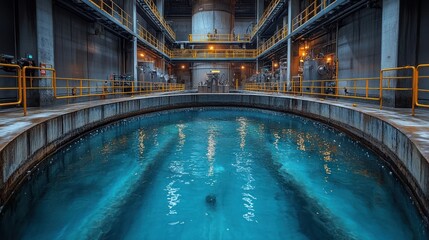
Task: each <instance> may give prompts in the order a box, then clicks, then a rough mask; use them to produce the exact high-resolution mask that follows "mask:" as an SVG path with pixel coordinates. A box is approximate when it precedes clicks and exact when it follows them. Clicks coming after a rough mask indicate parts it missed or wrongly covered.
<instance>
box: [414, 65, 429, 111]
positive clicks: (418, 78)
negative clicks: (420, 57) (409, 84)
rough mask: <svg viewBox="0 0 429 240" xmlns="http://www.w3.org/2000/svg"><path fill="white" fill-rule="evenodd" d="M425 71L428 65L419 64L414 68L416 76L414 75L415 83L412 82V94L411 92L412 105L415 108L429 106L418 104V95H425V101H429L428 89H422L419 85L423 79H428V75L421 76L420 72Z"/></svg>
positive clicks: (427, 106)
mask: <svg viewBox="0 0 429 240" xmlns="http://www.w3.org/2000/svg"><path fill="white" fill-rule="evenodd" d="M422 69H426V70H429V64H420V65H418V66H417V68H416V75H415V81H414V86H413V87H414V92H413V98H414V101H413V102H414V105H415V106H417V107H426V108H429V104H424V103H421V102H419V99H420V96H421V95H420V93H421V94H422V95H423V94H425V95H426V99H429V97H428V95H429V89H428V88H423V86H421V85H420V83H421V80H423V79H426V80H427V79H429V75H421V74H420V73H421V70H422Z"/></svg>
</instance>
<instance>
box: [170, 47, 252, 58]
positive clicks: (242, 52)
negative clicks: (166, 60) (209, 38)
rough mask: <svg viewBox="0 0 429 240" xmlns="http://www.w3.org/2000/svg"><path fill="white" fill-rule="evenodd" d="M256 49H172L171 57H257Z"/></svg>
mask: <svg viewBox="0 0 429 240" xmlns="http://www.w3.org/2000/svg"><path fill="white" fill-rule="evenodd" d="M255 57H256V55H255V50H248V49H213V50H210V49H175V50H173V51H172V55H171V58H173V59H174V58H185V59H196V58H199V59H200V58H203V59H213V58H227V59H228V58H229V59H237V58H238V59H239V58H255Z"/></svg>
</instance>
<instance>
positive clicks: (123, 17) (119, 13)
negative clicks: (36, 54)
mask: <svg viewBox="0 0 429 240" xmlns="http://www.w3.org/2000/svg"><path fill="white" fill-rule="evenodd" d="M89 2H91V3H92V4H94V5H95V6H97V7H98V8H99V9H101V10H102V11H104V12H105V13H107V14H108V15H110V16H111V17H113V18H114V19H116V20H117V21H118V22H119V23H120V24H122V25H123V26H125V27H126V28H128V29H129V30H131V31H133V18H132V17H131V16H130V15H129V14H128V13H127V12H125V11H124V10H123V9H122V8H121V7H120V6H119V5H118V4H116V3H115V2H113V1H112V0H89Z"/></svg>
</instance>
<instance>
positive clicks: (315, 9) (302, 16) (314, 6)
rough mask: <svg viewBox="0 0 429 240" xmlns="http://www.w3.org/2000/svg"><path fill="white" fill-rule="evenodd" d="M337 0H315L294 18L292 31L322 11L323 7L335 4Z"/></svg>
mask: <svg viewBox="0 0 429 240" xmlns="http://www.w3.org/2000/svg"><path fill="white" fill-rule="evenodd" d="M335 1H336V0H323V1H322V2H321V3H319V4H318V2H319V1H318V0H314V1H313V3H311V4H309V5H308V6H307V7H306V8H305V9H304V10H303V11H302V12H300V13H299V14H298V15H296V16H295V17H294V18H293V19H292V31H294V30H296V29H297V28H299V27H300V26H302V25H303V24H304V23H306V22H308V21H309V20H310V19H311V18H313V17H314V16H316V15H317V14H318V13H320V12H321V11H322V10H323V9H325V8H326V7H328V6H330V5H331V4H333V3H334V2H335Z"/></svg>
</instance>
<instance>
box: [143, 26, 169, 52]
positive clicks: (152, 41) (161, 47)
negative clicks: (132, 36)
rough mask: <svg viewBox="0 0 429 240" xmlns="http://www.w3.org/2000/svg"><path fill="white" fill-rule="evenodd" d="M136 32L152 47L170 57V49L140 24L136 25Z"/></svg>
mask: <svg viewBox="0 0 429 240" xmlns="http://www.w3.org/2000/svg"><path fill="white" fill-rule="evenodd" d="M137 34H138V35H139V36H140V37H141V38H142V39H143V40H145V41H146V42H148V43H149V44H151V45H152V46H153V47H154V48H156V49H157V50H159V51H160V52H162V53H164V54H165V55H167V56H168V57H171V50H170V49H169V48H168V47H167V46H165V44H163V43H161V42H160V41H159V40H158V39H157V38H156V37H155V36H153V35H152V34H151V33H150V32H148V31H147V30H146V29H145V28H144V27H143V26H142V25H140V24H138V25H137Z"/></svg>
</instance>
